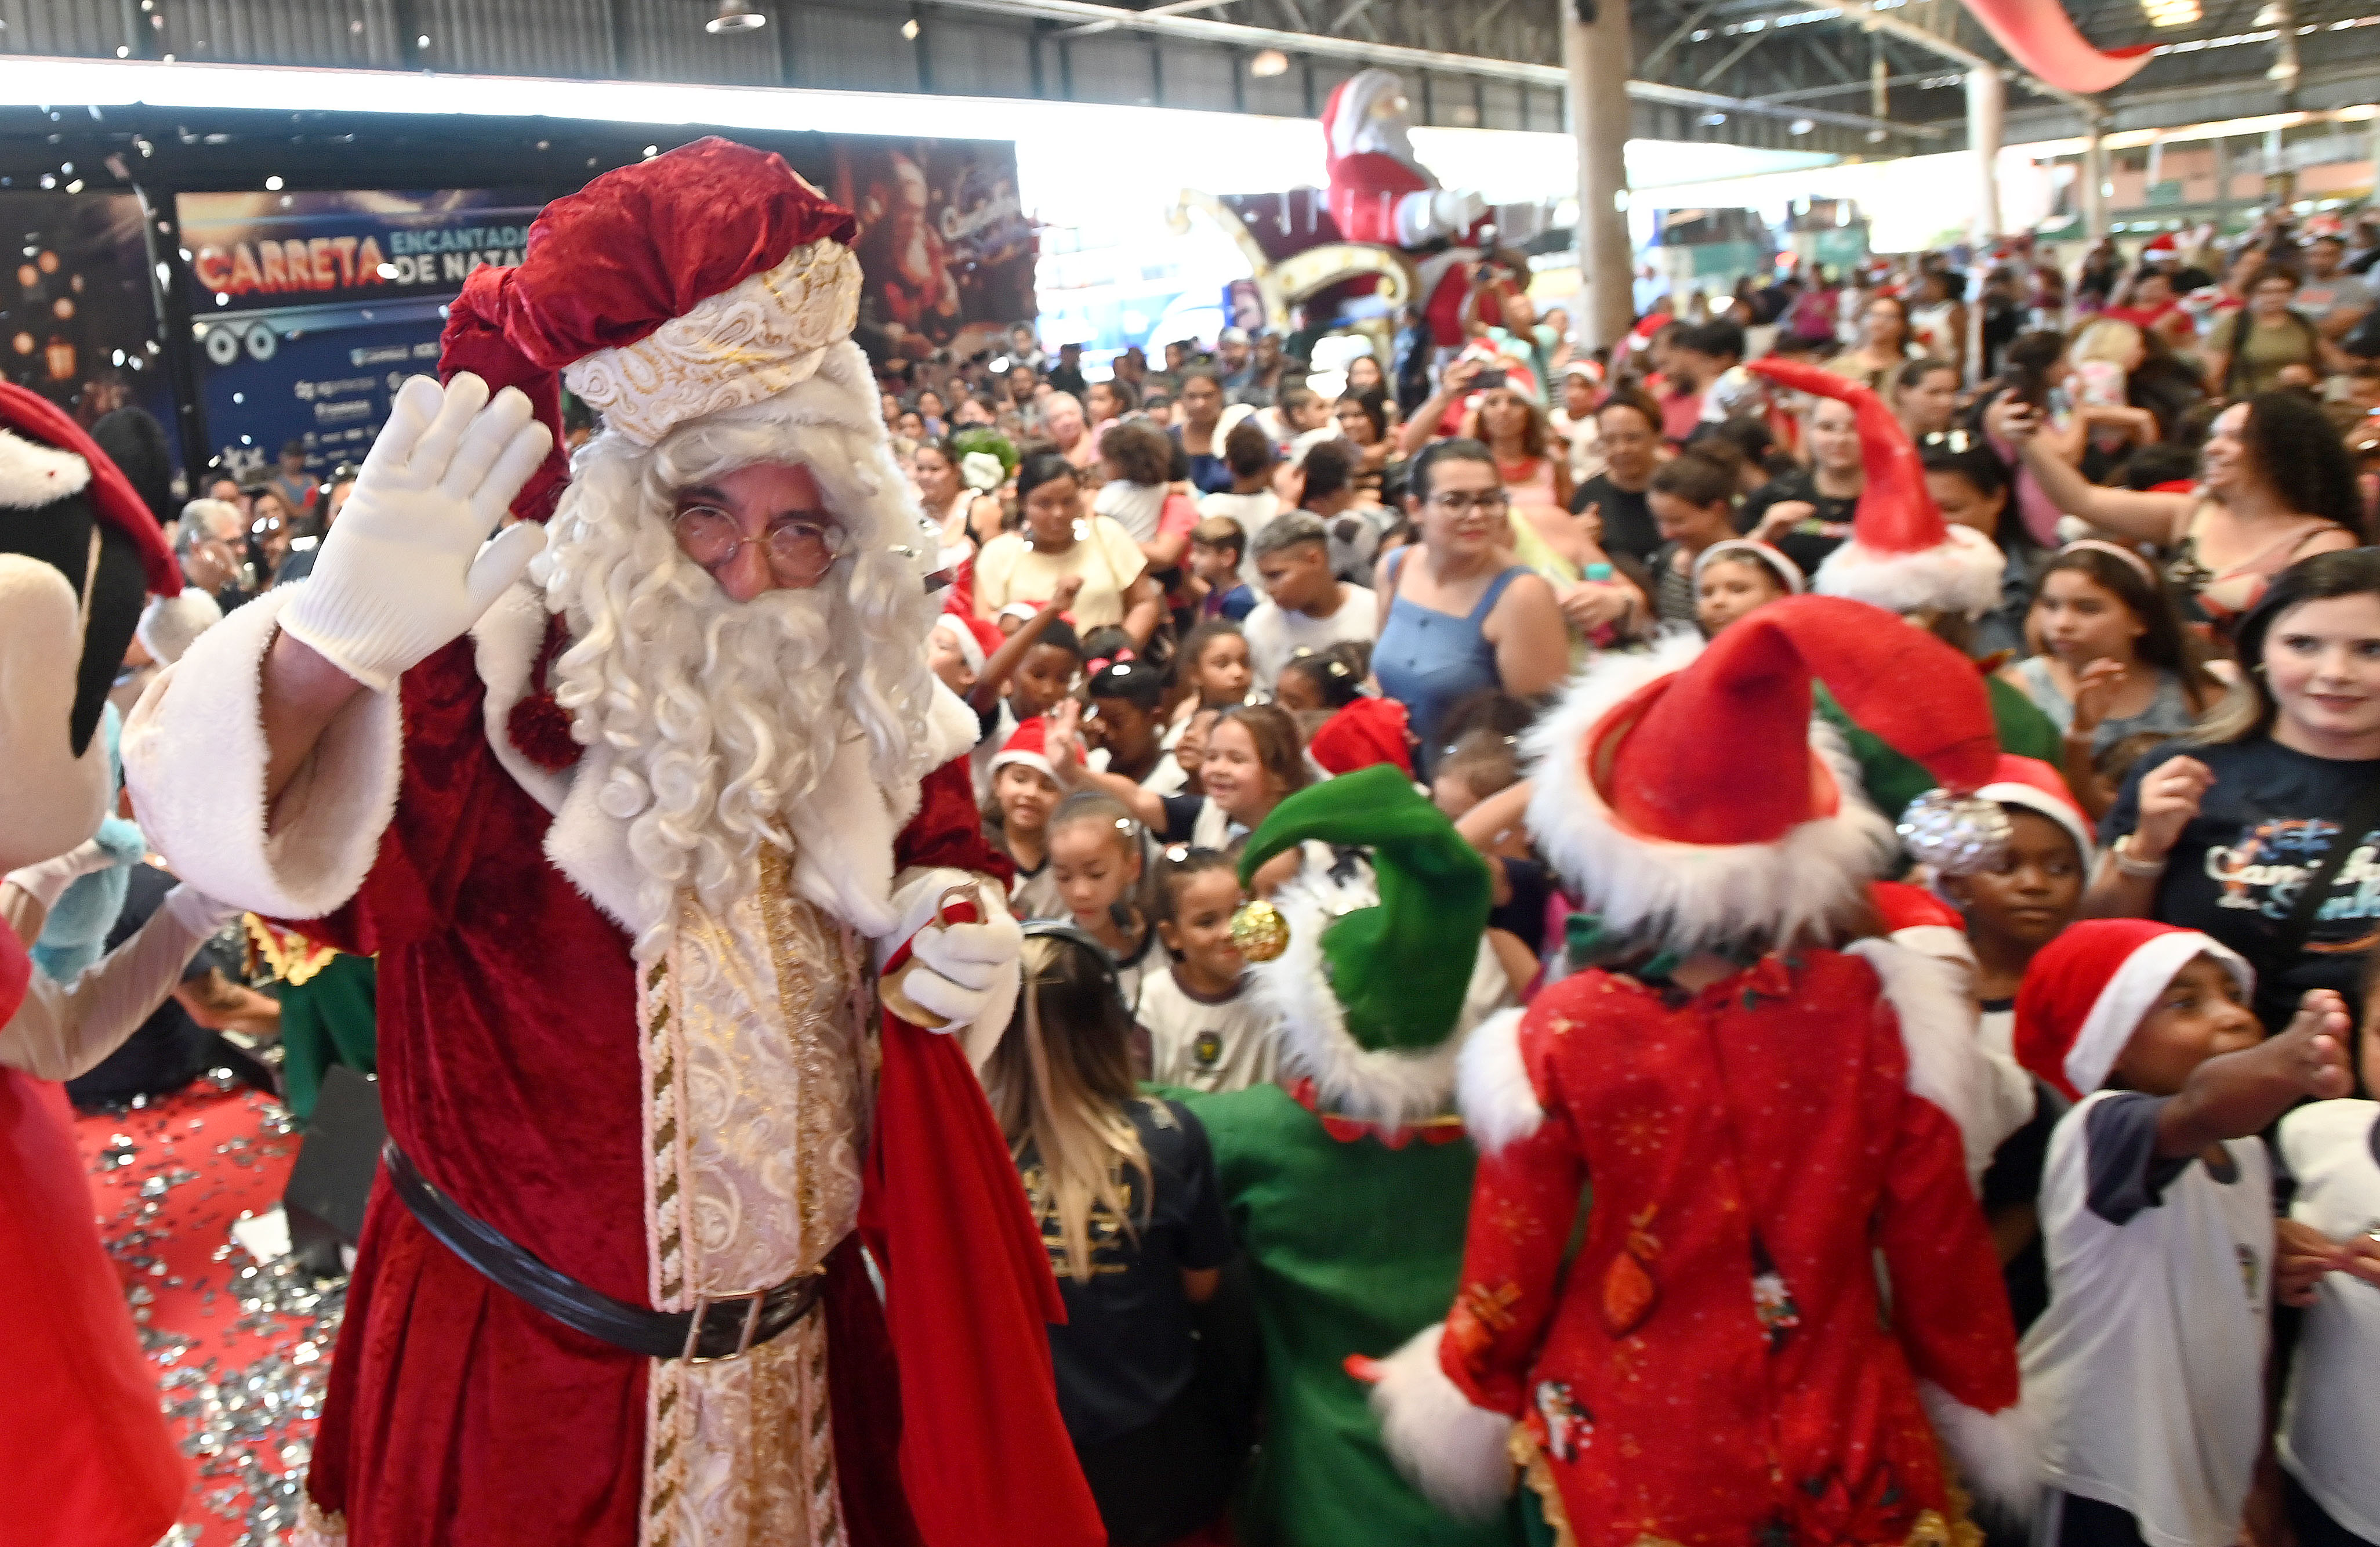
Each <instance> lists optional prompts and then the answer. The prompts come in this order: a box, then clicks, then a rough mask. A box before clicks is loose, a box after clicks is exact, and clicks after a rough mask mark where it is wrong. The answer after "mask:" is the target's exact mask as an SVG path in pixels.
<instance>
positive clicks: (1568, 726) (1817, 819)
mask: <svg viewBox="0 0 2380 1547" xmlns="http://www.w3.org/2000/svg"><path fill="white" fill-rule="evenodd" d="M1814 677H1815V678H1818V679H1822V680H1824V681H1825V682H1826V684H1827V686H1828V688H1830V689H1832V690H1833V692H1834V695H1835V697H1836V699H1837V700H1839V701H1840V703H1841V704H1842V705H1843V707H1844V709H1845V710H1846V711H1847V712H1848V713H1850V714H1851V715H1852V718H1853V719H1855V720H1856V721H1858V722H1859V723H1860V724H1861V725H1864V726H1865V727H1866V728H1867V729H1869V730H1870V731H1871V732H1873V733H1874V734H1875V735H1876V736H1877V737H1881V738H1882V739H1883V740H1884V741H1885V742H1886V743H1887V744H1888V745H1889V746H1891V747H1892V748H1893V749H1895V750H1896V751H1899V752H1900V753H1901V754H1902V755H1903V756H1905V757H1908V758H1911V759H1913V760H1914V761H1917V762H1920V763H1923V764H1924V765H1925V767H1926V768H1927V769H1928V770H1930V771H1931V772H1932V773H1933V774H1934V775H1935V776H1936V777H1937V778H1938V779H1940V780H1941V781H1942V783H1943V785H1944V786H1948V788H1949V789H1950V790H1952V791H1957V792H1971V791H1973V789H1974V788H1975V787H1976V786H1979V785H1982V784H1984V783H1985V782H1986V781H1987V780H1989V779H1990V777H1991V774H1992V770H1993V764H1994V761H1995V760H1996V759H1997V757H1998V743H1997V740H1996V738H1995V736H1994V733H1993V729H1992V717H1991V710H1990V705H1989V700H1987V699H1986V698H1985V693H1984V686H1983V681H1982V679H1981V678H1980V677H1978V676H1976V675H1975V672H1974V668H1973V666H1972V665H1971V664H1968V662H1967V661H1966V659H1965V658H1964V657H1963V656H1961V655H1960V653H1959V652H1957V651H1955V650H1953V649H1951V648H1950V647H1949V645H1946V644H1944V643H1943V642H1942V641H1941V640H1937V639H1935V638H1934V637H1933V636H1932V635H1930V634H1928V633H1926V632H1925V631H1924V630H1923V629H1917V628H1905V627H1901V628H1888V627H1877V624H1876V614H1875V613H1874V612H1873V611H1872V610H1870V609H1868V608H1866V607H1863V606H1861V605H1859V604H1858V603H1851V602H1844V601H1840V600H1838V599H1835V598H1832V597H1822V596H1789V597H1786V598H1784V599H1783V600H1781V601H1778V602H1774V603H1769V604H1768V605H1767V606H1766V607H1762V608H1760V609H1759V610H1757V611H1755V612H1754V613H1752V614H1750V615H1747V616H1745V617H1744V618H1743V620H1742V621H1740V622H1738V623H1736V624H1734V625H1733V626H1731V627H1729V628H1727V629H1726V630H1725V631H1723V632H1722V633H1720V634H1719V636H1718V638H1717V639H1715V640H1712V641H1711V642H1710V644H1709V645H1708V646H1707V647H1704V648H1702V649H1701V650H1700V652H1699V653H1695V652H1694V647H1693V646H1692V645H1691V644H1686V643H1674V644H1670V645H1669V646H1666V647H1664V648H1663V649H1661V650H1657V651H1656V652H1654V653H1652V654H1651V655H1647V656H1618V657H1607V658H1605V659H1604V660H1602V661H1600V662H1598V663H1597V664H1596V665H1594V666H1592V667H1590V668H1589V669H1588V670H1587V671H1586V672H1585V673H1584V674H1583V675H1581V676H1579V677H1578V678H1577V679H1576V681H1575V682H1574V683H1573V685H1572V686H1571V688H1569V689H1568V690H1567V691H1566V692H1565V694H1564V696H1563V700H1562V701H1561V703H1560V704H1559V705H1558V706H1557V707H1556V708H1555V709H1554V710H1553V711H1552V712H1551V713H1548V715H1547V716H1546V717H1545V718H1544V719H1543V720H1541V721H1539V723H1538V724H1537V725H1536V728H1535V729H1534V730H1532V731H1531V732H1530V734H1529V738H1528V741H1527V744H1526V749H1527V751H1528V752H1529V754H1530V756H1531V758H1532V760H1533V762H1534V765H1535V766H1534V768H1533V774H1534V776H1535V778H1536V793H1535V795H1534V796H1533V797H1532V798H1531V800H1530V804H1529V826H1530V830H1531V832H1532V833H1533V834H1535V836H1536V839H1537V842H1538V844H1539V846H1540V847H1542V848H1543V849H1544V850H1545V852H1546V854H1547V856H1548V858H1549V859H1552V860H1553V862H1554V863H1555V865H1556V866H1557V867H1558V868H1559V869H1560V871H1562V873H1563V874H1564V875H1565V876H1566V877H1567V878H1568V879H1569V880H1570V882H1571V883H1572V884H1573V887H1575V888H1576V889H1577V891H1578V892H1579V894H1580V895H1581V896H1582V897H1583V898H1584V899H1585V902H1586V904H1587V906H1588V907H1589V908H1590V909H1592V910H1594V911H1595V912H1597V913H1599V914H1600V915H1601V916H1602V920H1603V924H1604V927H1605V928H1606V929H1607V930H1609V931H1611V932H1616V933H1621V934H1632V935H1647V936H1650V937H1652V938H1656V939H1658V940H1659V941H1660V942H1661V943H1662V944H1668V945H1670V946H1674V947H1679V948H1688V947H1694V946H1699V945H1704V944H1722V943H1732V942H1740V941H1743V940H1746V939H1751V938H1767V939H1772V940H1783V939H1790V938H1792V937H1794V936H1797V935H1800V934H1803V933H1804V932H1807V931H1809V930H1811V929H1813V928H1815V927H1820V926H1823V925H1825V924H1826V923H1827V922H1828V921H1829V920H1834V919H1836V918H1839V917H1840V916H1841V915H1842V914H1843V913H1845V912H1846V911H1847V910H1849V909H1851V908H1853V907H1857V906H1858V905H1859V904H1860V902H1861V901H1862V899H1863V898H1864V895H1865V893H1864V888H1865V886H1866V883H1868V881H1869V880H1871V879H1872V878H1874V877H1875V876H1876V875H1877V874H1878V873H1879V872H1881V871H1883V870H1884V868H1885V866H1886V865H1887V864H1888V862H1889V861H1890V860H1891V859H1892V857H1893V855H1894V853H1895V847H1896V846H1895V842H1894V830H1893V824H1892V823H1891V822H1888V821H1887V820H1886V819H1885V818H1884V817H1883V816H1881V815H1879V814H1878V813H1877V812H1876V810H1874V809H1873V808H1871V807H1869V806H1868V805H1867V804H1866V802H1865V801H1864V798H1862V797H1861V796H1860V795H1859V794H1858V791H1859V788H1860V784H1859V776H1858V774H1857V771H1856V769H1855V768H1854V767H1853V766H1852V764H1851V762H1850V761H1849V759H1848V757H1847V755H1846V754H1844V753H1843V751H1842V749H1841V746H1840V742H1839V741H1838V740H1837V739H1836V737H1835V736H1834V733H1833V732H1832V731H1831V730H1830V729H1828V728H1827V727H1825V726H1824V725H1815V726H1814V725H1813V724H1812V722H1811V717H1810V685H1811V681H1812V679H1813V678H1814ZM1921 804H1923V803H1922V802H1921ZM1970 804H1971V805H1972V808H1973V809H1972V810H1965V811H1961V813H1960V814H1961V817H1962V818H1964V819H1968V820H1972V821H1973V822H1977V823H1978V824H1979V828H1978V832H1979V834H1980V836H1981V838H1982V839H1983V840H1984V841H1985V842H1988V840H1989V838H1990V836H1991V835H1992V830H1993V828H1994V827H1996V826H1997V827H2004V826H2005V818H2004V817H2003V816H2002V815H2001V813H2000V812H1999V810H1998V808H1996V807H1992V806H1988V805H1985V804H1983V803H1980V802H1973V803H1970ZM1917 814H1918V813H1916V812H1914V811H1913V817H1914V816H1916V815H1917ZM1935 820H1937V819H1936V816H1935V814H1934V813H1926V821H1927V824H1928V825H1929V826H1930V825H1931V824H1932V823H1933V822H1934V821H1935ZM1909 831H1912V832H1914V831H1915V830H1914V829H1911V830H1909ZM1944 857H1946V858H1947V855H1946V856H1944ZM1981 857H1982V856H1981V855H1980V854H1978V855H1975V856H1972V858H1981Z"/></svg>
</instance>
